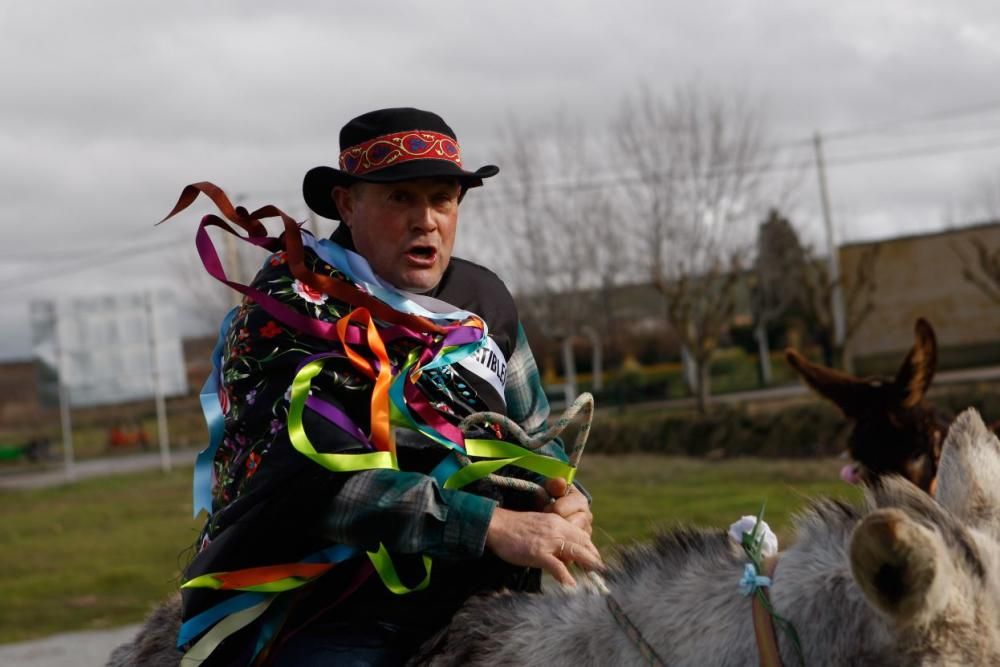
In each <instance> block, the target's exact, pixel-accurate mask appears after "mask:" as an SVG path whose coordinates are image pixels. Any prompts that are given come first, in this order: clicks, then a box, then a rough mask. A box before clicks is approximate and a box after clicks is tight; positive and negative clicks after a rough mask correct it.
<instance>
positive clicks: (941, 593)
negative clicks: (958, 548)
mask: <svg viewBox="0 0 1000 667" xmlns="http://www.w3.org/2000/svg"><path fill="white" fill-rule="evenodd" d="M851 571H852V573H853V574H854V579H855V581H857V582H858V585H859V586H860V587H861V591H862V592H863V593H864V595H865V597H866V598H867V599H868V601H869V602H870V603H871V604H872V605H873V606H874V607H875V608H876V609H878V610H879V611H881V612H882V613H883V614H885V615H886V616H888V617H889V619H890V620H892V621H893V622H895V623H896V624H898V625H922V624H924V623H927V622H929V621H931V620H932V619H933V618H934V616H935V615H936V614H937V613H938V612H939V611H940V610H941V609H942V608H943V607H944V605H945V604H946V602H947V597H948V591H949V586H950V583H951V580H952V579H953V578H954V577H953V574H952V569H951V565H950V560H949V557H948V553H947V550H946V549H945V545H944V540H942V538H941V536H940V535H939V534H938V533H937V532H934V531H931V530H928V529H927V528H924V527H923V526H921V525H920V524H918V523H917V522H915V521H913V520H911V519H910V518H909V517H907V516H906V514H905V513H904V512H903V511H902V510H899V509H895V508H886V509H880V510H876V511H874V512H872V513H871V514H869V515H868V516H867V517H865V519H864V520H863V521H862V522H861V523H860V524H858V527H857V528H855V529H854V534H853V535H852V536H851Z"/></svg>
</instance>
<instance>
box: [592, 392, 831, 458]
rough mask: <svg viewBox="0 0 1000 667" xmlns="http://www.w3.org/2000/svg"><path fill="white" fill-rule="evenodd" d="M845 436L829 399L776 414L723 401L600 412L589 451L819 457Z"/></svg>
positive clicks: (827, 453) (829, 450)
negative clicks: (709, 406)
mask: <svg viewBox="0 0 1000 667" xmlns="http://www.w3.org/2000/svg"><path fill="white" fill-rule="evenodd" d="M846 437H847V429H846V424H845V422H844V419H843V418H842V417H840V415H839V414H838V413H837V411H836V410H834V409H833V408H832V407H828V406H827V405H824V404H819V403H817V404H810V405H798V406H793V407H789V408H786V409H783V410H780V411H777V412H774V413H772V414H750V413H748V412H747V411H746V409H744V408H742V407H728V406H719V407H717V408H716V409H715V410H714V411H713V412H712V413H711V414H709V415H708V416H699V415H695V414H681V413H671V412H662V413H656V412H643V413H637V412H630V413H622V414H616V413H601V414H600V415H599V416H598V417H597V419H595V420H594V425H593V428H592V429H591V432H590V439H589V441H588V445H587V451H588V452H591V453H594V452H601V453H606V454H618V453H628V452H645V453H656V454H671V455H683V456H706V455H707V456H727V457H728V456H761V457H769V458H804V457H809V458H815V457H821V456H835V455H837V454H838V453H840V452H841V451H843V448H844V445H845V442H846Z"/></svg>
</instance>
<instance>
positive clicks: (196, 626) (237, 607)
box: [177, 593, 274, 648]
mask: <svg viewBox="0 0 1000 667" xmlns="http://www.w3.org/2000/svg"><path fill="white" fill-rule="evenodd" d="M272 595H274V593H240V594H239V595H237V596H235V597H231V598H229V599H228V600H226V601H225V602H220V603H219V604H217V605H215V606H214V607H210V608H208V609H206V610H205V611H203V612H201V613H200V614H198V615H197V616H194V617H192V618H190V619H188V620H187V622H185V623H184V625H182V626H181V629H180V632H178V633H177V648H182V647H183V646H185V645H186V644H188V643H189V642H191V641H193V640H194V639H195V638H196V637H197V636H198V635H200V634H202V633H203V632H205V631H206V630H208V629H209V628H210V627H212V626H213V625H215V624H216V623H218V622H219V621H221V620H222V619H223V618H225V617H226V616H229V615H230V614H235V613H237V612H240V611H243V610H244V609H249V608H250V607H252V606H254V605H255V604H259V603H261V602H263V601H264V600H266V599H267V598H268V597H269V596H272Z"/></svg>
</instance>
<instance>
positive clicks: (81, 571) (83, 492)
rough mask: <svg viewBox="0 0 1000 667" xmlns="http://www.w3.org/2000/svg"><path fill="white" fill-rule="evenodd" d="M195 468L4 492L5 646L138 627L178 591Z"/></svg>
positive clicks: (0, 622) (0, 543)
mask: <svg viewBox="0 0 1000 667" xmlns="http://www.w3.org/2000/svg"><path fill="white" fill-rule="evenodd" d="M190 484H191V470H190V468H187V469H181V470H178V471H174V472H173V473H171V474H169V475H164V474H162V473H160V472H150V473H143V474H138V475H129V476H117V477H107V478H102V479H94V480H87V481H84V482H81V483H78V484H74V485H70V486H60V487H55V488H50V489H41V490H32V491H16V492H15V491H4V492H0V554H2V555H0V564H2V565H0V600H3V603H2V604H0V642H9V641H18V640H23V639H28V638H31V637H38V636H44V635H48V634H51V633H54V632H62V631H67V630H83V629H94V628H107V627H114V626H117V625H122V624H124V623H130V622H134V621H137V620H139V619H140V618H141V617H142V616H143V615H144V614H145V613H146V612H147V611H148V610H149V608H150V607H151V605H152V604H153V601H155V600H157V599H160V598H163V597H165V596H166V595H167V594H168V593H169V592H170V591H172V590H175V589H176V587H177V581H178V578H179V576H180V566H181V565H182V564H183V563H184V562H185V561H186V559H187V554H186V553H184V552H185V549H186V548H188V547H189V546H190V545H192V544H193V543H194V541H195V539H196V536H197V531H198V528H199V527H200V523H199V522H197V521H194V520H192V519H191V518H190V517H191V499H190V488H191V487H190Z"/></svg>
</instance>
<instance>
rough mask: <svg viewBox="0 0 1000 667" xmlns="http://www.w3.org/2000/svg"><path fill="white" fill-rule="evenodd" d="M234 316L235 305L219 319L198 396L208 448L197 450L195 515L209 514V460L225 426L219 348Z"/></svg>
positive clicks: (210, 487) (224, 342)
mask: <svg viewBox="0 0 1000 667" xmlns="http://www.w3.org/2000/svg"><path fill="white" fill-rule="evenodd" d="M235 316H236V308H233V309H232V310H230V311H229V312H228V313H226V316H225V317H224V318H223V319H222V326H220V327H219V338H218V339H217V340H216V341H215V349H213V350H212V372H211V373H210V374H209V376H208V379H207V380H205V384H204V386H202V388H201V394H200V395H199V397H198V398H199V399H200V400H201V411H202V414H204V415H205V424H206V425H207V426H208V447H206V448H205V449H203V450H201V451H200V452H199V453H198V458H197V459H196V460H195V464H194V484H193V505H194V516H196V517H197V516H198V513H199V512H201V510H205V511H206V512H208V513H209V514H211V513H212V460H213V459H214V458H215V451H216V450H217V449H218V448H219V443H221V442H222V432H223V428H224V427H225V419H224V418H223V414H222V406H220V405H219V387H220V386H221V384H222V383H221V382H220V373H221V372H222V348H223V347H224V346H225V344H226V333H227V332H228V331H229V326H230V325H231V324H232V322H233V318H234V317H235Z"/></svg>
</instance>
